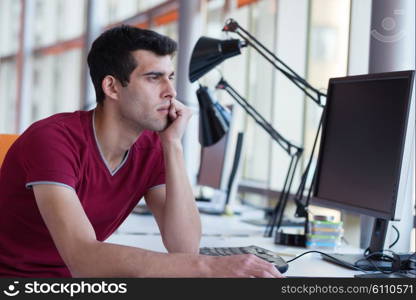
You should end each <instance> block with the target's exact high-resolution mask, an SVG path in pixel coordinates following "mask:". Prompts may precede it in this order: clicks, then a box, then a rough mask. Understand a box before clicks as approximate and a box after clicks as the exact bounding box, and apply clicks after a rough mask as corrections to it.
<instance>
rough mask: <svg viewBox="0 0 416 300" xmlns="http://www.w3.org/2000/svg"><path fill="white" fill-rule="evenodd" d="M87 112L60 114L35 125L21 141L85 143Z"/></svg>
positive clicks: (24, 134)
mask: <svg viewBox="0 0 416 300" xmlns="http://www.w3.org/2000/svg"><path fill="white" fill-rule="evenodd" d="M88 113H89V112H87V111H75V112H70V113H58V114H55V115H52V116H50V117H47V118H45V119H42V120H39V121H37V122H35V123H33V124H32V125H31V126H30V127H29V128H28V129H27V130H26V131H25V132H24V133H23V134H22V136H21V140H33V139H41V140H44V141H47V140H50V141H51V142H52V141H54V142H58V140H59V137H62V140H66V141H68V142H70V141H71V140H77V142H78V141H81V142H82V141H83V140H85V139H86V135H87V133H88V124H89V123H88V122H87V119H88Z"/></svg>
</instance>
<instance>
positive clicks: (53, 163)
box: [21, 123, 79, 190]
mask: <svg viewBox="0 0 416 300" xmlns="http://www.w3.org/2000/svg"><path fill="white" fill-rule="evenodd" d="M21 151H22V152H23V153H21V154H22V157H23V167H24V170H25V174H26V179H25V183H26V187H31V186H32V185H34V184H39V183H57V184H61V185H64V186H69V187H71V188H73V189H74V190H75V187H76V183H77V174H78V173H79V172H78V170H79V154H78V152H79V151H77V146H76V143H74V141H73V139H72V137H71V135H70V134H69V132H68V130H66V128H65V127H64V126H63V125H60V124H57V123H56V124H55V123H53V124H48V125H47V126H40V127H37V128H34V129H32V130H31V131H29V132H27V133H26V134H25V137H24V141H23V143H22V149H21Z"/></svg>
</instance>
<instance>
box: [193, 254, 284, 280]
mask: <svg viewBox="0 0 416 300" xmlns="http://www.w3.org/2000/svg"><path fill="white" fill-rule="evenodd" d="M201 257H203V259H207V260H208V261H207V265H208V269H209V271H208V276H209V277H246V278H247V277H251V278H282V277H284V276H282V274H280V272H279V271H278V270H277V269H276V267H275V266H274V265H273V264H271V263H269V262H267V261H265V260H263V259H261V258H259V257H257V256H255V255H253V254H240V255H230V256H205V255H201Z"/></svg>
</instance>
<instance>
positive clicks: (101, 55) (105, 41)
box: [87, 25, 177, 104]
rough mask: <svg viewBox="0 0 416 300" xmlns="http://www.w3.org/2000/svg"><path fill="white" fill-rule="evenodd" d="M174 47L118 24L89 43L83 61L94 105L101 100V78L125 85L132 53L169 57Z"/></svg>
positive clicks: (133, 64)
mask: <svg viewBox="0 0 416 300" xmlns="http://www.w3.org/2000/svg"><path fill="white" fill-rule="evenodd" d="M176 48H177V43H176V42H175V41H174V40H172V39H171V38H169V37H167V36H163V35H161V34H159V33H157V32H154V31H151V30H146V29H140V28H136V27H132V26H127V25H121V26H118V27H114V28H112V29H109V30H107V31H105V32H104V33H102V34H101V35H100V36H99V37H98V38H97V39H96V40H95V41H94V43H93V44H92V46H91V50H90V52H89V53H88V59H87V60H88V66H89V68H90V75H91V79H92V82H93V84H94V88H95V94H96V97H97V103H98V104H101V103H102V102H103V100H104V96H105V95H104V91H103V89H102V88H101V83H102V81H103V79H104V77H105V76H107V75H111V76H114V77H115V78H117V79H118V80H119V81H120V83H121V84H122V86H127V84H128V83H129V77H130V74H131V72H133V70H134V69H135V68H136V67H137V63H138V62H136V60H135V58H134V57H133V55H132V53H131V52H132V51H136V50H148V51H151V52H153V53H155V54H157V55H160V56H165V55H173V54H174V53H175V51H176Z"/></svg>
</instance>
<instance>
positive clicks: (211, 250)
mask: <svg viewBox="0 0 416 300" xmlns="http://www.w3.org/2000/svg"><path fill="white" fill-rule="evenodd" d="M199 253H200V254H203V255H210V256H227V255H237V254H254V255H256V256H257V257H259V258H261V259H263V260H265V261H268V262H269V263H272V264H273V265H274V266H275V267H276V269H278V270H279V272H280V273H282V274H283V273H285V272H286V271H287V269H288V268H289V265H288V264H287V263H286V262H285V261H284V260H283V258H281V257H280V256H279V255H277V254H276V253H274V252H272V251H270V250H267V249H264V248H261V247H259V246H254V245H251V246H245V247H203V248H200V249H199Z"/></svg>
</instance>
